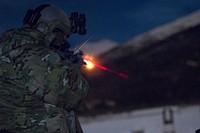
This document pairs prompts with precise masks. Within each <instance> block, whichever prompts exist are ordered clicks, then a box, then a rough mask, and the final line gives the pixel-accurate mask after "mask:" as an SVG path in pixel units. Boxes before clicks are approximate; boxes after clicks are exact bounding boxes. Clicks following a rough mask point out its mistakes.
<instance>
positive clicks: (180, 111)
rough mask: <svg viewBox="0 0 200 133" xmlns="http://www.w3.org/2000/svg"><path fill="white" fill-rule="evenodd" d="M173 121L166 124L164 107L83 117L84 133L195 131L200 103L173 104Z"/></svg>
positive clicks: (187, 132) (189, 132) (185, 132)
mask: <svg viewBox="0 0 200 133" xmlns="http://www.w3.org/2000/svg"><path fill="white" fill-rule="evenodd" d="M171 109H172V111H173V117H172V118H173V120H174V122H173V123H170V124H164V122H163V121H164V117H163V116H166V119H170V117H169V116H170V115H168V114H169V113H168V114H165V115H163V110H164V107H159V108H152V109H145V110H137V111H132V112H123V113H120V114H108V115H102V116H97V117H87V118H84V117H81V118H79V119H80V121H81V124H82V128H83V130H84V133H172V131H174V132H173V133H195V130H196V129H198V128H200V105H191V106H171Z"/></svg>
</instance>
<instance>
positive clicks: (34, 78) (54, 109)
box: [0, 4, 89, 133]
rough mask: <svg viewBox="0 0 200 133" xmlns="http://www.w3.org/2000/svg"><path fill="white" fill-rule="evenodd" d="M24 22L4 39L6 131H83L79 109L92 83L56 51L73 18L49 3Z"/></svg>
mask: <svg viewBox="0 0 200 133" xmlns="http://www.w3.org/2000/svg"><path fill="white" fill-rule="evenodd" d="M23 23H24V25H23V27H22V28H14V29H11V30H8V31H6V32H5V33H4V34H3V35H2V37H1V39H0V133H81V132H83V131H82V129H81V127H80V125H79V122H78V119H77V117H76V114H75V110H76V108H77V107H78V105H79V104H80V102H81V101H82V100H83V99H84V98H85V97H86V95H87V93H88V88H89V87H88V84H87V82H86V80H85V79H84V78H83V76H82V75H81V73H80V71H79V69H80V68H78V67H77V65H76V64H74V63H73V62H72V61H71V60H68V59H66V60H63V59H61V57H60V55H59V54H58V52H56V51H55V50H54V49H52V48H51V47H59V46H60V45H61V44H62V43H63V41H64V39H65V37H69V36H70V35H71V33H72V28H71V25H70V20H69V18H68V17H67V15H66V14H65V12H64V11H63V10H61V9H59V8H58V7H56V6H54V5H50V4H43V5H40V6H38V7H37V8H35V9H34V10H32V9H30V10H28V11H27V13H26V16H25V17H24V20H23ZM81 62H82V61H81ZM79 64H80V62H79ZM79 66H81V65H79Z"/></svg>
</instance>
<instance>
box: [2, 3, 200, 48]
mask: <svg viewBox="0 0 200 133" xmlns="http://www.w3.org/2000/svg"><path fill="white" fill-rule="evenodd" d="M43 3H52V4H54V5H56V6H58V7H60V8H62V9H64V10H65V11H66V13H67V14H68V15H70V13H71V12H73V11H79V12H81V13H85V14H86V16H87V31H88V32H87V35H85V36H78V35H73V36H72V37H71V43H72V44H74V45H75V44H76V43H83V42H84V41H86V40H87V39H88V38H90V37H91V39H90V40H89V43H92V44H93V45H94V43H98V42H101V41H102V40H104V42H105V40H106V42H107V43H112V44H122V43H124V42H126V41H128V40H129V39H131V38H132V37H134V36H136V35H139V34H142V33H144V32H146V31H149V30H151V29H153V28H155V27H157V26H160V25H162V24H165V23H168V22H171V21H174V20H176V19H177V18H180V17H183V16H185V15H188V14H190V13H192V12H193V11H196V10H198V9H200V0H32V1H30V0H1V1H0V15H1V18H0V33H2V32H4V31H5V30H7V29H10V28H13V27H21V26H22V20H23V17H24V15H25V13H26V11H27V10H28V9H29V8H35V7H36V6H38V5H39V4H43ZM102 46H103V45H102Z"/></svg>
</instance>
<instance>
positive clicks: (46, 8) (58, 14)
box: [23, 4, 71, 40]
mask: <svg viewBox="0 0 200 133" xmlns="http://www.w3.org/2000/svg"><path fill="white" fill-rule="evenodd" d="M23 27H30V28H34V29H37V30H39V31H41V32H43V33H44V34H46V35H47V37H48V38H51V40H53V35H52V33H53V32H54V30H60V31H62V32H63V33H64V35H65V36H70V35H71V24H70V20H69V18H68V16H67V14H66V13H65V12H64V11H63V10H62V9H60V8H58V7H56V6H54V5H51V4H42V5H40V6H38V7H36V8H35V9H29V10H28V11H27V12H26V15H25V17H24V19H23Z"/></svg>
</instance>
